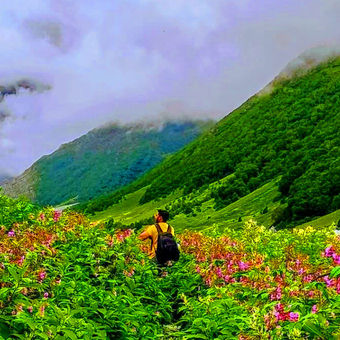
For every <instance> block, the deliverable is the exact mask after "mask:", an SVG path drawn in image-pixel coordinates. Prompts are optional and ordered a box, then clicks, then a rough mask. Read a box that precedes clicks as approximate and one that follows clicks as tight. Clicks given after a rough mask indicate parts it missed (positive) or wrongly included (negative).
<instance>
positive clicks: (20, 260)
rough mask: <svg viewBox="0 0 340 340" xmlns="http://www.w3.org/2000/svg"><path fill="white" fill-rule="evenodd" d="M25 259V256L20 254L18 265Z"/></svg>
mask: <svg viewBox="0 0 340 340" xmlns="http://www.w3.org/2000/svg"><path fill="white" fill-rule="evenodd" d="M24 260H25V256H21V257H20V259H19V260H18V265H19V266H21V265H22V264H23V262H24Z"/></svg>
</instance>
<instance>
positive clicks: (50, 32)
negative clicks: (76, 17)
mask: <svg viewBox="0 0 340 340" xmlns="http://www.w3.org/2000/svg"><path fill="white" fill-rule="evenodd" d="M24 27H25V29H26V30H27V33H28V34H29V35H30V36H31V37H32V38H35V39H41V40H45V41H47V42H48V43H49V44H50V45H52V46H54V47H56V48H57V49H59V50H60V51H61V52H68V51H69V50H70V49H71V48H72V47H73V46H74V44H75V41H76V38H77V35H78V31H77V28H76V27H75V26H71V25H65V24H63V23H61V22H59V21H57V20H55V19H48V18H41V19H27V20H25V21H24Z"/></svg>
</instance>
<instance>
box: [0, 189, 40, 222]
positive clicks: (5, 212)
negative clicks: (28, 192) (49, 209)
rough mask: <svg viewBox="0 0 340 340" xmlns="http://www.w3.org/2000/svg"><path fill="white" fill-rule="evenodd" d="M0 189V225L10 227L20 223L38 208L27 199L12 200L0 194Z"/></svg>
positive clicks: (0, 190)
mask: <svg viewBox="0 0 340 340" xmlns="http://www.w3.org/2000/svg"><path fill="white" fill-rule="evenodd" d="M1 192H2V188H1V187H0V225H3V226H6V227H10V226H12V225H13V223H15V222H22V221H24V220H27V219H29V218H30V216H31V215H32V214H33V213H35V212H36V211H37V210H38V209H39V207H38V206H37V205H35V204H32V203H31V202H30V201H29V200H28V199H27V198H25V197H20V198H18V199H12V198H9V197H7V196H5V195H2V194H1Z"/></svg>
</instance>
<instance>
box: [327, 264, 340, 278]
mask: <svg viewBox="0 0 340 340" xmlns="http://www.w3.org/2000/svg"><path fill="white" fill-rule="evenodd" d="M338 276H340V266H337V267H334V268H333V269H332V271H331V273H330V275H329V277H330V278H333V277H338Z"/></svg>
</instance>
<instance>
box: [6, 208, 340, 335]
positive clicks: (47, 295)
mask: <svg viewBox="0 0 340 340" xmlns="http://www.w3.org/2000/svg"><path fill="white" fill-rule="evenodd" d="M20 209H21V208H20ZM20 209H19V210H20ZM23 209H26V210H25V214H24V215H22V214H21V215H20V216H21V217H20V219H18V220H19V222H13V221H12V220H11V219H7V220H6V221H7V222H6V221H5V223H3V225H1V226H0V338H4V339H92V338H98V339H338V338H339V337H340V331H339V324H340V313H339V312H340V298H339V296H340V266H339V265H340V263H339V257H340V242H339V241H340V240H339V236H336V235H335V233H334V228H335V226H332V227H329V228H328V229H323V230H317V229H314V228H311V227H307V228H305V229H293V230H289V231H279V232H274V231H272V230H268V229H265V228H264V227H262V226H258V225H257V224H256V222H254V221H248V222H246V223H245V225H244V227H243V229H241V230H231V229H228V230H225V231H224V233H223V235H218V234H214V233H210V234H209V235H207V234H204V233H200V232H193V231H186V232H183V233H182V234H179V235H177V238H178V241H179V242H180V245H181V258H180V260H179V261H178V262H177V263H173V264H171V265H169V266H167V267H162V268H158V267H157V265H156V264H155V263H154V262H153V260H150V259H149V258H148V256H147V254H146V253H145V248H146V245H145V244H144V243H141V242H139V241H138V240H137V237H136V236H137V234H138V233H139V231H137V230H136V231H134V230H131V229H126V230H115V229H112V227H109V226H108V225H106V224H97V223H90V222H89V221H88V220H87V218H86V217H84V216H83V215H81V214H78V213H76V212H72V211H70V212H60V211H56V210H53V209H52V208H46V209H43V210H37V209H36V208H33V206H30V208H27V206H25V205H23ZM19 210H16V211H17V212H18V211H19ZM18 214H19V213H18Z"/></svg>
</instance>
